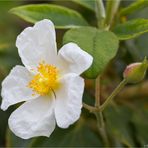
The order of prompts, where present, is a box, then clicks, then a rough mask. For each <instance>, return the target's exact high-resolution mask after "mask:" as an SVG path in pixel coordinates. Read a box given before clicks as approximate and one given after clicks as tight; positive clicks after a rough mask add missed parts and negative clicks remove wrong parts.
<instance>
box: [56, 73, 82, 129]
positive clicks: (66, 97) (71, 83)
mask: <svg viewBox="0 0 148 148" xmlns="http://www.w3.org/2000/svg"><path fill="white" fill-rule="evenodd" d="M83 91H84V80H83V78H81V77H79V76H77V75H76V74H72V73H71V74H67V75H65V76H64V77H63V78H62V79H61V88H60V89H59V90H58V91H57V92H56V103H55V117H56V121H57V125H58V126H59V127H61V128H67V127H68V126H69V125H71V124H73V123H74V122H75V121H77V120H78V119H79V117H80V114H81V108H82V95H83Z"/></svg>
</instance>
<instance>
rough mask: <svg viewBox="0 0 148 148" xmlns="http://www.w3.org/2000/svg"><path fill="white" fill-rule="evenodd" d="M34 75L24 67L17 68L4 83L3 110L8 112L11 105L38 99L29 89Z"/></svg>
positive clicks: (2, 94)
mask: <svg viewBox="0 0 148 148" xmlns="http://www.w3.org/2000/svg"><path fill="white" fill-rule="evenodd" d="M32 77H33V75H32V74H31V73H30V72H29V71H28V70H27V69H26V68H25V67H23V66H15V67H14V68H13V69H12V70H11V72H10V74H9V75H8V76H7V77H6V78H5V79H4V81H3V82H2V91H1V96H2V98H3V99H2V104H1V109H3V110H6V109H7V108H8V107H9V106H10V105H13V104H16V103H19V102H22V101H27V100H31V99H34V98H37V97H38V95H32V94H33V93H34V92H33V91H32V90H31V89H30V88H29V87H27V85H28V83H29V81H30V80H31V79H32Z"/></svg>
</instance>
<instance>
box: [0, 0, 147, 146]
mask: <svg viewBox="0 0 148 148" xmlns="http://www.w3.org/2000/svg"><path fill="white" fill-rule="evenodd" d="M133 2H135V1H122V2H121V7H120V9H121V13H122V17H121V18H118V16H117V18H118V19H119V20H117V23H119V22H120V24H121V23H123V24H122V25H127V24H128V23H129V22H131V21H133V20H132V19H141V20H142V19H148V15H147V14H148V7H146V6H145V3H144V5H143V2H142V1H141V0H140V2H139V3H140V5H141V7H139V6H137V4H135V5H134V7H136V11H133V4H132V5H130V6H129V4H131V3H133ZM145 2H146V1H145ZM40 3H50V4H58V5H61V6H65V7H70V8H71V9H73V10H75V11H76V12H78V13H81V14H82V16H83V17H84V18H85V19H86V20H87V21H88V22H89V24H91V25H93V26H95V25H96V23H95V22H94V20H95V19H94V18H95V17H94V12H93V10H94V3H93V0H88V1H83V0H80V1H77V0H72V1H62V4H61V1H49V0H47V1H34V0H30V1H29V0H28V1H27V0H26V1H23V0H20V1H19V0H18V1H17V0H16V1H13V0H9V1H0V82H2V80H3V79H4V77H5V76H6V75H7V74H8V73H9V71H10V69H11V68H12V67H13V66H15V65H17V64H21V61H20V58H19V56H18V53H17V48H16V47H15V40H16V37H17V35H18V34H19V33H20V32H21V30H23V29H24V28H25V27H26V26H29V25H30V24H28V23H26V22H25V21H22V20H20V19H18V18H16V17H14V16H13V15H11V14H10V13H9V10H10V9H12V8H14V7H16V6H22V5H24V4H40ZM146 4H147V2H146ZM126 6H129V8H128V9H126V8H125V7H126ZM124 8H125V9H124ZM87 10H88V11H87ZM125 14H128V15H127V16H126V15H125ZM127 20H128V21H127ZM114 25H115V24H113V26H112V27H113V29H114ZM128 25H129V24H128ZM144 25H146V29H145V28H143V27H141V28H142V29H143V30H144V32H145V30H147V24H145V23H144ZM131 28H132V27H130V29H129V31H131ZM118 29H120V26H118ZM138 29H139V27H138ZM120 31H123V33H127V30H126V31H125V30H121V29H120ZM134 31H135V30H134ZM86 32H87V31H86ZM64 33H65V30H57V37H58V39H57V42H61V41H62V37H63V34H64ZM118 33H119V32H118ZM132 33H133V32H132ZM138 35H139V34H138ZM88 36H89V34H88ZM136 36H137V34H136ZM134 37H135V36H134ZM59 46H61V44H60V45H59ZM98 48H99V47H98ZM144 56H148V34H143V35H142V36H140V37H137V38H133V39H131V40H128V41H121V44H120V48H119V52H118V54H117V56H116V57H115V58H114V60H112V61H111V62H110V63H109V66H107V67H106V70H105V72H104V73H103V76H102V96H107V95H108V94H109V93H110V92H111V91H112V90H113V88H114V87H115V86H116V84H117V83H118V82H119V80H120V79H121V77H122V71H123V69H124V68H125V66H126V65H127V64H129V63H132V62H137V61H140V60H142V59H143V57H144ZM92 81H93V80H92ZM92 81H89V80H86V89H85V94H84V97H83V99H84V101H85V102H87V103H88V104H94V92H93V89H92V88H93V87H94V86H93V82H92ZM110 83H111V84H110ZM138 85H139V89H137V91H135V92H134V93H135V94H137V96H138V92H139V90H140V86H141V85H142V84H138ZM90 86H91V87H90ZM128 87H132V86H127V89H128ZM90 88H91V89H90ZM145 91H147V89H146V90H145ZM121 98H122V97H121ZM121 98H120V96H119V97H118V96H117V98H116V101H115V102H113V103H112V105H110V106H109V107H108V108H107V109H106V110H105V111H104V119H105V123H106V124H105V127H106V132H107V136H108V139H109V141H110V146H116V147H127V146H128V147H143V146H144V145H147V144H148V134H147V133H148V95H146V96H144V97H134V98H128V96H127V98H128V99H126V96H125V98H122V99H121ZM13 110H14V106H13V107H11V108H10V109H9V110H8V111H6V112H3V111H1V110H0V146H1V147H4V146H7V147H49V146H51V147H53V146H55V147H56V146H63V147H66V146H68V147H74V146H82V147H84V146H89V147H93V146H94V147H95V146H103V142H102V141H103V140H102V137H101V134H100V133H99V132H98V130H97V125H96V120H95V118H94V116H93V115H92V114H89V113H88V111H86V110H85V109H84V110H83V112H82V116H81V118H80V119H79V121H78V122H77V123H76V124H74V125H73V126H71V127H70V128H68V129H59V128H56V130H55V131H54V132H53V134H52V135H51V137H50V138H45V137H38V138H33V139H30V140H22V139H20V138H18V137H16V136H15V135H14V134H13V133H12V132H11V131H10V130H9V129H8V126H7V125H8V124H7V121H8V117H9V115H10V113H11V112H12V111H13Z"/></svg>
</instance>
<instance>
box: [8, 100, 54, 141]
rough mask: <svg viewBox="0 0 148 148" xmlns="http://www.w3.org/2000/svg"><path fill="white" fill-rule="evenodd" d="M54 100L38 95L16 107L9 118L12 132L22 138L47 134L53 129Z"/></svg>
mask: <svg viewBox="0 0 148 148" xmlns="http://www.w3.org/2000/svg"><path fill="white" fill-rule="evenodd" d="M53 107H54V100H53V99H52V98H49V97H40V98H38V99H35V100H30V101H28V102H25V103H24V104H23V105H21V106H20V107H19V108H18V109H16V110H15V111H14V112H13V113H12V114H11V116H10V118H9V121H8V122H9V127H10V129H11V130H12V132H13V133H14V134H15V135H16V136H18V137H21V138H23V139H29V138H32V137H36V136H47V137H49V136H50V134H51V133H52V132H53V130H54V129H55V116H54V110H53Z"/></svg>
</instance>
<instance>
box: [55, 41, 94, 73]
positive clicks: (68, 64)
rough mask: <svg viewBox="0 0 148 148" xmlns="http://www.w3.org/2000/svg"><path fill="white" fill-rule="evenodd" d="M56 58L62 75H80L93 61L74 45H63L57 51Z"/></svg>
mask: <svg viewBox="0 0 148 148" xmlns="http://www.w3.org/2000/svg"><path fill="white" fill-rule="evenodd" d="M58 56H59V64H60V65H61V69H62V70H63V73H70V72H71V73H76V74H78V75H80V74H81V73H83V72H84V71H85V70H87V69H88V68H89V67H90V66H91V64H92V61H93V58H92V56H91V55H90V54H88V53H87V52H85V51H83V50H82V49H81V48H80V47H79V46H78V45H77V44H75V43H68V44H66V45H64V46H63V47H62V48H61V49H60V50H59V53H58Z"/></svg>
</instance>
